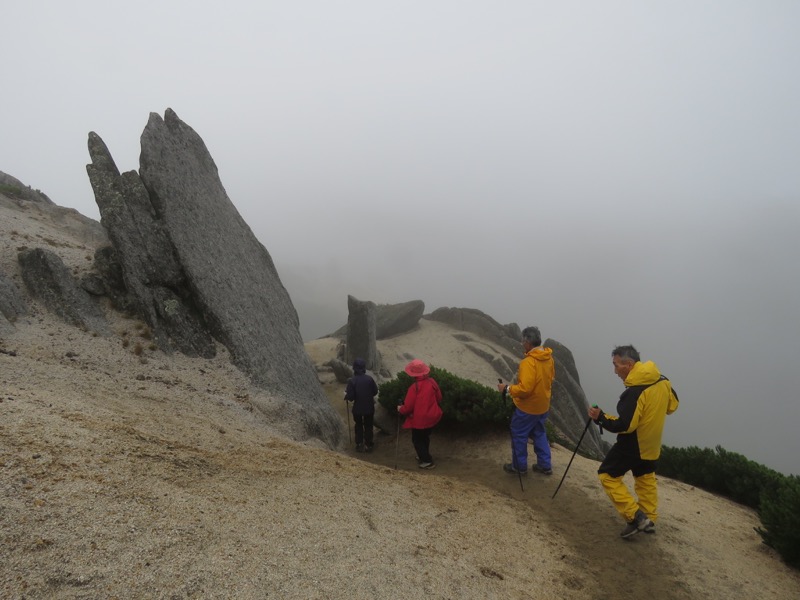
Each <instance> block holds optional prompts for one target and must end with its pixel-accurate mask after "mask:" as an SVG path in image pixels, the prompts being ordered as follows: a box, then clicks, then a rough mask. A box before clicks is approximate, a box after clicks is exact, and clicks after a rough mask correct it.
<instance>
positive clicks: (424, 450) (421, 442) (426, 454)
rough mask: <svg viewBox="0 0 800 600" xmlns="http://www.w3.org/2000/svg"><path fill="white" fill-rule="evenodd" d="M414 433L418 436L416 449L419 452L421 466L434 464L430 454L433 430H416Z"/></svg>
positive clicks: (415, 444) (415, 443)
mask: <svg viewBox="0 0 800 600" xmlns="http://www.w3.org/2000/svg"><path fill="white" fill-rule="evenodd" d="M414 433H415V434H416V435H417V438H416V441H415V442H414V448H416V450H417V456H419V462H420V464H425V463H432V462H433V457H432V456H431V453H430V445H431V430H430V429H414Z"/></svg>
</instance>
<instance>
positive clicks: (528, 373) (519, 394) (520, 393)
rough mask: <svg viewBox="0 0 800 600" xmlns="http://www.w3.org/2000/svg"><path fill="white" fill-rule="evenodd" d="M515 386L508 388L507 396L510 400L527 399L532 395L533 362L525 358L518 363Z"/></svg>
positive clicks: (534, 378)
mask: <svg viewBox="0 0 800 600" xmlns="http://www.w3.org/2000/svg"><path fill="white" fill-rule="evenodd" d="M517 380H518V381H517V383H516V385H509V386H508V394H509V395H510V396H511V397H512V398H527V397H528V396H530V395H531V394H533V388H534V386H535V385H536V368H535V367H534V365H533V360H532V359H530V360H529V359H528V357H525V358H523V359H522V362H520V363H519V374H518V376H517Z"/></svg>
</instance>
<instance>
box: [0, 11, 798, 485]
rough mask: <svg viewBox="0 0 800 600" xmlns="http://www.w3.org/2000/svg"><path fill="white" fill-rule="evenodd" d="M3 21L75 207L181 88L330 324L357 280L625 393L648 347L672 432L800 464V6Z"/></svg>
mask: <svg viewBox="0 0 800 600" xmlns="http://www.w3.org/2000/svg"><path fill="white" fill-rule="evenodd" d="M9 4H10V5H9ZM3 16H4V22H5V23H6V24H7V26H6V27H5V28H4V35H3V36H2V37H0V52H2V56H3V57H4V61H3V66H4V69H3V74H4V81H5V86H4V91H3V93H2V95H0V109H1V110H0V119H1V120H2V121H1V125H2V127H1V128H0V131H2V144H0V170H2V171H4V172H6V173H9V174H11V175H13V176H15V177H17V178H18V179H20V180H22V181H23V182H25V183H26V184H29V185H31V186H33V187H34V188H38V189H41V190H42V191H43V192H45V193H46V194H48V195H49V196H50V197H51V199H52V200H53V201H54V202H56V203H57V204H60V205H62V206H70V207H74V208H76V209H77V210H79V211H80V212H81V213H83V214H85V215H87V216H90V217H93V218H98V211H97V206H96V205H95V203H94V198H93V194H92V191H91V187H90V185H89V181H88V178H87V176H86V171H85V165H86V164H87V163H88V162H89V155H88V151H87V149H86V142H87V135H88V133H89V131H95V132H96V133H98V134H99V135H100V136H101V137H102V138H103V140H104V141H105V142H106V143H107V145H108V146H109V149H110V151H111V153H112V155H113V156H114V157H115V159H116V161H117V164H118V166H119V167H120V170H123V171H125V170H132V169H138V153H139V136H140V134H141V132H142V130H143V128H144V126H145V124H146V123H147V119H148V115H149V113H150V112H157V113H159V114H161V115H163V113H164V110H165V109H166V108H167V107H170V108H172V109H174V110H175V111H176V112H177V114H178V116H179V117H180V118H181V119H183V120H184V121H185V122H186V123H187V124H189V125H190V126H191V127H193V128H194V129H195V130H196V131H197V132H198V133H199V134H200V136H201V137H202V138H203V139H204V141H205V142H206V145H207V146H208V148H209V151H210V152H211V154H212V156H213V157H214V159H215V161H216V163H217V166H218V168H219V171H220V176H221V179H222V182H223V184H224V185H225V187H226V189H227V191H228V194H229V196H230V198H231V200H232V201H233V202H234V204H235V205H236V206H237V208H238V209H239V211H240V212H241V213H242V216H243V217H244V218H245V220H246V221H247V222H248V224H249V225H250V227H251V228H252V229H253V231H254V232H255V234H256V235H257V236H258V238H259V239H260V240H261V241H262V242H263V244H264V245H265V247H266V248H267V249H268V250H269V252H270V253H271V255H272V257H273V259H274V260H275V263H276V265H277V267H278V270H279V273H280V275H281V278H282V280H283V282H284V284H285V285H286V287H287V289H288V290H289V292H290V294H291V295H292V298H293V300H294V302H295V306H296V307H297V309H298V313H299V316H300V321H301V332H302V334H303V336H304V337H305V338H306V339H311V338H314V337H318V336H322V335H324V334H326V333H329V332H331V331H333V330H335V329H336V328H338V327H339V326H341V325H342V324H344V323H345V322H346V318H347V300H346V297H347V294H353V295H354V296H356V297H358V298H360V299H364V300H373V301H375V302H377V303H393V302H402V301H406V300H413V299H421V300H423V301H424V302H425V305H426V310H427V311H432V310H434V309H435V308H438V307H440V306H461V307H470V308H477V309H480V310H482V311H484V312H486V313H487V314H489V315H491V316H492V317H494V318H495V319H497V320H498V321H500V322H502V323H508V322H512V321H513V322H516V323H518V324H519V325H520V326H523V327H524V326H525V325H528V324H536V325H538V326H540V328H541V329H542V332H543V335H544V336H545V337H551V338H553V339H556V340H558V341H560V342H562V343H563V344H565V345H567V346H568V347H569V348H570V349H571V350H572V351H573V353H574V355H575V359H576V362H577V366H578V369H579V371H580V375H581V383H582V384H583V387H584V389H585V390H586V391H587V394H588V396H589V398H590V400H591V401H592V402H596V403H597V404H599V405H600V406H601V407H603V408H604V409H606V410H608V411H610V412H613V411H614V409H615V404H616V398H617V396H618V395H619V393H620V392H621V391H622V384H621V382H620V381H619V380H618V379H617V378H616V377H615V376H614V374H613V371H612V368H611V355H610V353H611V349H612V348H613V347H614V346H615V345H618V344H625V343H632V344H634V345H635V346H636V347H637V348H638V349H639V350H640V351H641V353H642V355H643V358H644V359H648V360H654V361H655V362H656V363H657V364H658V366H659V367H660V368H661V370H662V371H663V372H664V373H665V374H666V375H667V376H668V377H670V379H671V380H672V381H673V384H674V386H675V388H676V389H677V390H678V392H679V394H680V396H681V399H682V403H681V408H680V410H679V411H678V412H677V413H676V414H675V415H674V416H673V417H671V418H670V419H669V420H668V422H667V428H666V431H665V441H666V443H668V444H670V445H676V446H683V445H697V446H701V447H714V446H716V445H722V446H723V447H725V448H726V449H728V450H731V451H736V452H740V453H742V454H744V455H745V456H747V457H748V458H751V459H753V460H755V461H757V462H760V463H763V464H766V465H768V466H770V467H773V468H775V469H778V470H781V471H783V472H785V473H799V472H800V468H798V459H797V458H796V457H797V456H798V455H800V442H798V439H800V436H798V435H797V434H796V432H795V431H794V427H796V426H797V425H798V424H799V423H800V408H799V406H800V404H799V401H800V393H798V383H797V381H796V379H797V378H796V377H795V376H794V375H795V374H794V372H793V371H792V369H793V368H795V367H793V366H792V364H793V363H794V361H795V360H796V359H797V357H798V356H800V343H799V342H798V339H800V325H798V322H800V319H798V307H799V306H800V283H798V269H797V266H796V262H797V260H798V257H800V242H798V226H800V168H798V164H799V163H800V161H799V159H800V78H798V77H797V64H798V59H800V36H798V35H797V31H799V30H800V4H798V3H795V2H787V1H776V0H772V1H770V0H767V1H760V2H755V1H752V2H744V1H736V0H729V1H719V2H703V3H698V2H689V1H676V2H668V3H658V4H656V3H634V2H614V1H609V2H589V1H583V2H544V1H524V2H523V1H509V2H502V3H497V2H476V1H466V0H464V1H441V2H415V1H410V2H402V3H388V2H368V1H365V0H353V1H349V2H304V1H298V2H271V1H265V2H261V3H253V2H239V1H235V0H234V1H231V2H227V3H224V4H220V3H208V2H202V1H201V2H197V1H195V2H152V1H147V0H145V1H142V2H138V3H129V4H128V5H127V7H125V8H120V7H119V6H118V5H116V4H114V3H107V2H99V1H84V2H81V1H78V2H74V3H63V2H55V1H48V2H39V3H23V2H16V1H14V2H11V3H6V5H4V7H3ZM421 358H423V359H426V358H428V357H421ZM432 358H433V357H432ZM489 383H491V382H487V384H489ZM606 437H607V438H609V435H608V434H606ZM609 439H610V438H609Z"/></svg>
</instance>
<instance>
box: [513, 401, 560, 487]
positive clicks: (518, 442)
mask: <svg viewBox="0 0 800 600" xmlns="http://www.w3.org/2000/svg"><path fill="white" fill-rule="evenodd" d="M547 415H548V413H542V414H541V415H529V414H528V413H526V412H522V411H521V410H520V409H518V408H514V414H513V415H512V416H511V451H512V453H511V459H512V461H513V464H514V467H516V468H517V469H520V470H521V471H525V470H526V469H527V468H528V438H530V439H532V440H533V451H534V452H535V453H536V464H538V465H539V466H540V467H542V468H543V469H549V468H551V466H552V465H551V463H550V442H548V441H547V431H546V430H545V428H544V424H545V423H546V422H547Z"/></svg>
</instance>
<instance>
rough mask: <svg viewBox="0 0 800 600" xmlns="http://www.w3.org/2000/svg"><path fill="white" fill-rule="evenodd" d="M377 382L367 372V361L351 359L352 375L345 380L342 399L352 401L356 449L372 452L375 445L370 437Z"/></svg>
mask: <svg viewBox="0 0 800 600" xmlns="http://www.w3.org/2000/svg"><path fill="white" fill-rule="evenodd" d="M377 395H378V384H376V383H375V380H374V379H373V378H372V377H371V376H369V375H368V374H367V362H366V361H365V360H364V359H363V358H357V359H355V360H354V361H353V376H352V377H351V378H350V379H348V381H347V389H346V390H345V393H344V399H345V400H347V401H352V403H353V409H352V412H353V422H354V423H355V424H356V426H355V430H356V451H357V452H372V448H373V447H374V446H375V444H374V442H373V437H372V421H373V418H374V417H375V396H377Z"/></svg>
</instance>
